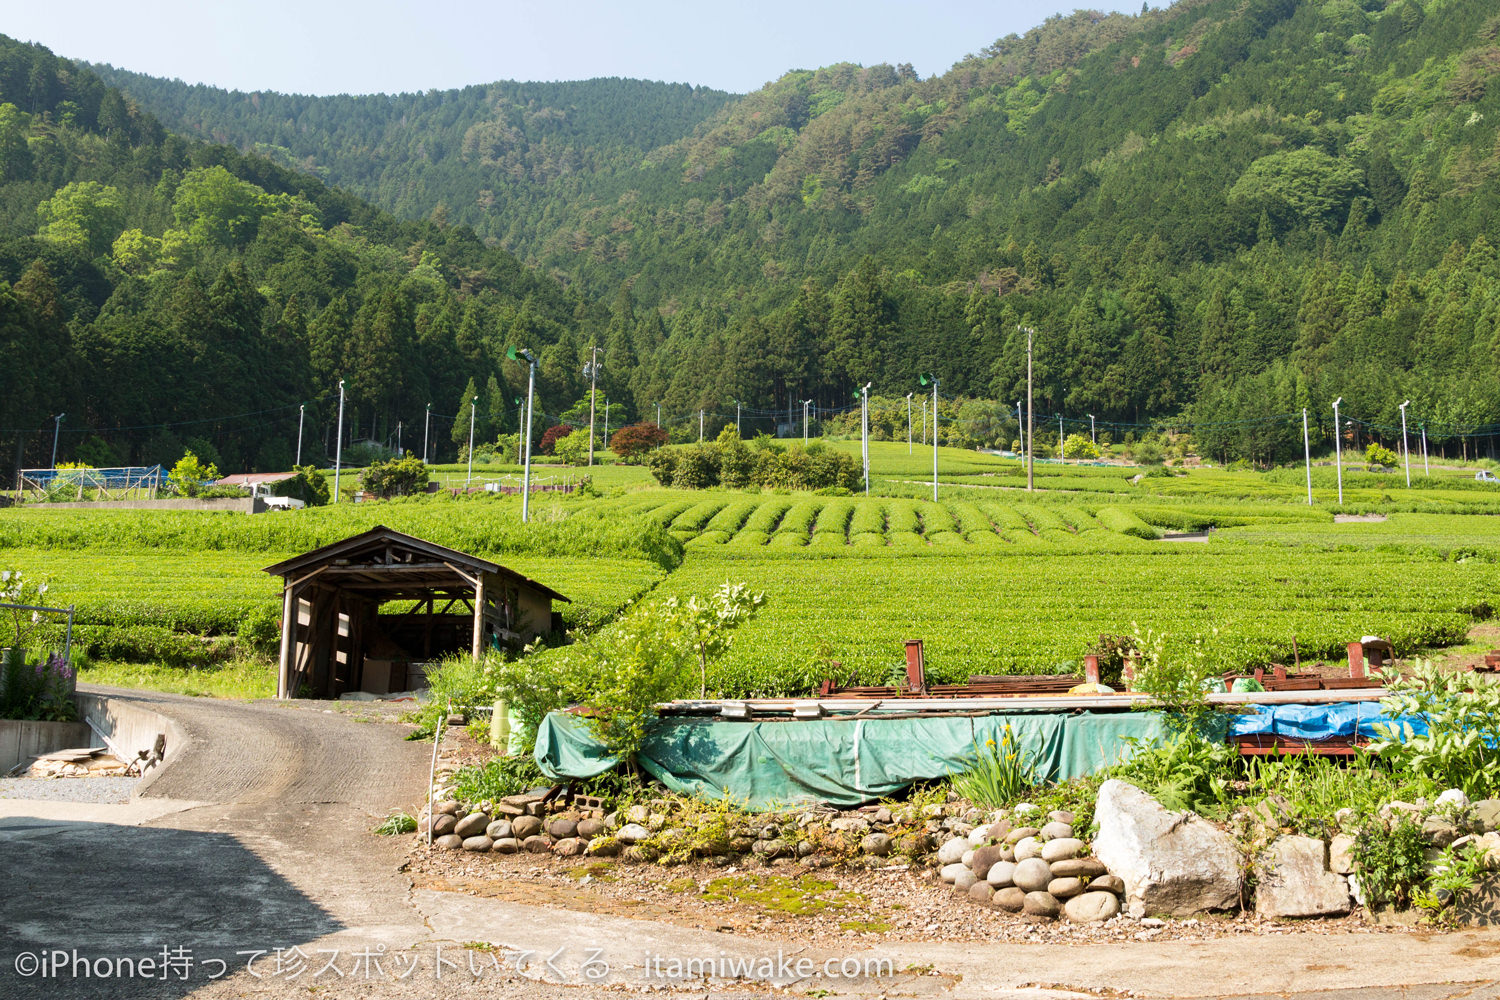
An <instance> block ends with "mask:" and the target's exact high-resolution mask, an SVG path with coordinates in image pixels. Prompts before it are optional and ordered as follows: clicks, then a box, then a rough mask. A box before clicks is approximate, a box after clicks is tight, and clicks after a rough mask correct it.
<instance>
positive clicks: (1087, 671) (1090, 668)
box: [1083, 653, 1102, 684]
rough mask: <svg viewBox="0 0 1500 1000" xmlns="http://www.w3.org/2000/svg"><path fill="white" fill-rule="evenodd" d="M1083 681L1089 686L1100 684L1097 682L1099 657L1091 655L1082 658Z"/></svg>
mask: <svg viewBox="0 0 1500 1000" xmlns="http://www.w3.org/2000/svg"><path fill="white" fill-rule="evenodd" d="M1083 679H1084V681H1085V682H1086V683H1089V684H1099V683H1102V682H1101V681H1100V680H1099V657H1098V656H1096V655H1094V654H1093V653H1090V654H1089V655H1088V656H1085V657H1084V658H1083Z"/></svg>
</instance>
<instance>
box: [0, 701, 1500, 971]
mask: <svg viewBox="0 0 1500 1000" xmlns="http://www.w3.org/2000/svg"><path fill="white" fill-rule="evenodd" d="M108 693H109V694H111V695H112V696H118V697H120V698H128V699H131V700H132V701H133V702H134V703H136V704H139V705H141V706H143V707H148V708H150V709H151V710H153V711H156V712H159V713H161V714H163V715H166V716H168V717H170V718H171V719H173V720H174V721H175V722H176V723H177V725H178V727H179V729H180V731H181V732H182V734H183V735H184V737H185V738H186V739H185V745H182V746H178V747H176V748H175V749H173V748H169V763H168V765H167V766H166V767H165V768H164V769H163V770H162V771H161V772H160V773H159V775H157V776H155V777H153V778H152V779H151V780H150V782H149V783H147V784H146V785H145V786H144V788H143V789H142V791H141V793H140V794H139V795H138V797H137V798H135V799H133V800H132V801H131V802H130V803H129V804H126V805H115V806H83V805H70V804H65V803H43V802H24V801H14V800H0V887H3V888H0V893H3V898H0V998H11V997H29V996H38V997H62V998H73V997H77V998H96V997H119V998H126V1000H130V998H137V997H139V998H177V997H187V996H192V997H202V998H220V997H282V996H294V995H295V996H317V997H350V998H354V997H361V998H363V997H403V998H410V997H429V996H447V995H449V994H450V993H451V994H453V995H464V996H505V997H523V998H526V997H546V996H555V995H566V996H570V997H592V996H596V995H602V994H614V993H620V992H624V993H634V992H638V991H640V990H642V989H649V990H651V991H652V992H667V993H672V994H678V993H683V994H689V995H695V996H705V995H711V996H714V997H737V996H745V997H765V996H767V995H769V994H773V993H782V992H783V991H784V992H785V994H786V995H793V996H806V995H811V996H892V997H894V996H913V997H928V996H942V997H994V998H1022V997H1025V998H1043V997H1045V998H1062V997H1082V996H1095V997H1097V996H1099V995H1121V994H1127V993H1128V994H1130V995H1135V996H1145V997H1206V996H1233V997H1257V998H1259V997H1272V996H1275V997H1294V998H1299V1000H1344V998H1348V1000H1354V998H1356V997H1357V998H1359V1000H1366V998H1378V997H1386V996H1389V997H1403V998H1408V1000H1450V998H1452V1000H1456V998H1460V997H1462V998H1466V1000H1500V935H1497V934H1495V933H1492V932H1489V931H1482V932H1481V931H1474V932H1461V933H1456V934H1434V935H1401V936H1390V935H1355V934H1345V933H1341V934H1333V935H1329V934H1323V933H1319V932H1318V931H1316V930H1311V931H1299V930H1297V929H1296V928H1292V929H1290V930H1289V931H1288V932H1287V933H1285V934H1281V935H1276V936H1274V937H1272V938H1254V939H1246V938H1243V937H1241V938H1233V939H1226V940H1223V941H1202V942H1189V941H1176V942H1162V943H1148V942H1132V943H1131V944H1128V945H1109V946H1089V947H1068V946H1065V945H1049V944H1038V945H999V944H997V945H993V946H974V945H942V944H938V945H934V944H931V943H926V944H921V943H910V944H908V943H903V942H900V941H885V942H882V943H881V944H880V945H879V946H877V947H876V948H868V947H861V948H852V949H850V950H849V951H848V952H847V953H838V952H827V951H819V950H815V949H810V948H807V947H804V946H803V945H802V944H801V943H799V942H797V941H796V940H792V939H790V938H777V937H764V938H749V937H745V936H743V935H728V934H721V933H717V932H713V931H704V930H693V929H688V928H682V927H677V926H674V925H664V924H660V923H654V922H651V921H646V920H639V919H630V918H628V917H621V916H614V915H605V914H594V913H586V912H578V911H576V910H561V909H553V908H548V907H542V906H530V905H525V904H523V903H515V902H507V901H503V900H497V899H481V898H475V897H471V896H467V895H462V894H458V893H448V892H434V891H426V890H424V891H413V889H412V883H411V881H410V880H409V879H408V878H407V877H406V876H405V875H404V874H403V873H402V871H401V870H400V866H401V862H402V857H403V854H404V850H405V848H406V846H407V840H406V838H391V839H389V840H387V839H384V838H378V837H374V836H371V835H370V829H371V827H372V826H374V825H375V824H376V823H377V822H378V821H379V820H380V819H381V818H383V817H384V816H386V815H388V814H389V813H390V812H391V811H392V810H393V809H396V808H405V809H408V810H410V809H413V808H415V806H416V805H417V804H419V803H420V802H421V800H422V798H423V796H424V794H425V788H426V780H427V766H428V754H429V753H430V750H431V746H430V744H424V743H412V742H407V741H406V740H404V738H403V737H404V735H405V732H406V729H405V727H402V726H397V725H392V724H389V723H386V722H381V721H358V719H359V718H362V717H364V715H363V714H361V712H360V711H359V710H354V711H350V710H348V706H345V707H344V708H345V710H343V711H332V710H329V709H328V707H327V706H324V705H320V704H318V703H310V702H295V703H272V702H266V703H255V704H242V703H234V702H222V701H211V700H204V699H191V698H180V697H175V696H170V695H155V694H147V693H142V692H108ZM466 945H468V947H466ZM648 953H649V954H651V955H655V956H657V957H658V961H659V962H660V961H661V960H663V959H664V960H666V961H670V960H671V959H672V958H674V957H675V958H677V959H680V960H686V959H690V958H696V959H698V960H699V961H700V964H699V966H698V967H697V971H698V972H700V973H701V972H703V971H707V972H708V973H710V978H709V979H707V980H705V979H704V978H703V976H702V975H697V976H691V977H689V978H686V979H683V978H680V977H674V976H671V975H669V974H667V973H670V972H671V971H672V970H671V969H670V968H667V969H663V968H662V967H661V965H660V964H658V966H657V967H656V969H655V972H654V973H653V972H651V971H650V970H648V969H647V968H646V967H645V959H644V956H645V955H647V954H648ZM846 959H847V960H850V961H849V962H847V963H846V962H845V960H846ZM865 959H872V960H874V961H876V962H877V963H883V966H882V967H881V968H879V969H878V971H879V973H880V974H878V975H864V974H862V972H861V970H860V968H859V967H858V966H859V963H860V962H861V961H863V960H865ZM830 960H831V961H832V965H831V966H830V965H829V963H830ZM746 962H748V963H750V965H748V966H747V965H744V964H743V963H746ZM703 963H707V964H703ZM733 963H741V964H739V965H737V966H736V965H734V964H733ZM38 966H40V967H38ZM726 968H728V969H729V971H730V972H731V974H732V973H733V971H734V970H735V969H736V968H738V969H740V970H745V969H749V970H750V974H749V975H748V976H747V977H745V978H740V979H734V978H731V979H720V980H714V979H712V978H711V977H712V975H713V974H714V973H716V972H717V971H719V970H724V969H726ZM808 969H811V970H812V974H811V975H804V974H803V973H804V971H805V970H808ZM828 970H831V971H832V974H831V975H830V974H828ZM840 970H843V971H844V972H847V971H849V970H853V971H854V973H855V974H854V975H853V976H852V977H848V978H846V977H844V976H843V975H841V974H840Z"/></svg>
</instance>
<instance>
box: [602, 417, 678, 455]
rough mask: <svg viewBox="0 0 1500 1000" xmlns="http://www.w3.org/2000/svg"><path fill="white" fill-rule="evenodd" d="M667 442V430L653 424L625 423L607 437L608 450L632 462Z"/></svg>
mask: <svg viewBox="0 0 1500 1000" xmlns="http://www.w3.org/2000/svg"><path fill="white" fill-rule="evenodd" d="M666 443H667V432H666V431H665V430H663V429H662V428H660V427H657V426H656V425H655V424H646V423H641V424H627V425H626V426H624V427H621V428H620V429H619V430H617V431H615V432H614V433H613V434H612V435H610V438H609V450H610V451H612V452H614V453H615V454H616V455H619V456H620V458H621V460H622V461H624V462H626V463H628V464H634V463H636V462H639V461H640V460H641V456H643V455H645V454H646V453H647V452H649V451H652V450H654V449H657V448H660V447H661V446H662V445H664V444H666Z"/></svg>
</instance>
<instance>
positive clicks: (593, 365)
mask: <svg viewBox="0 0 1500 1000" xmlns="http://www.w3.org/2000/svg"><path fill="white" fill-rule="evenodd" d="M589 350H590V351H592V352H593V353H592V355H591V356H590V358H589V364H588V372H589V467H590V468H592V467H593V465H594V400H595V398H596V394H597V392H598V390H597V389H596V388H595V386H596V385H597V384H598V380H599V346H598V345H597V344H595V345H594V346H593V347H591V348H589Z"/></svg>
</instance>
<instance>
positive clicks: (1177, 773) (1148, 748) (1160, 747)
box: [1109, 727, 1236, 813]
mask: <svg viewBox="0 0 1500 1000" xmlns="http://www.w3.org/2000/svg"><path fill="white" fill-rule="evenodd" d="M1125 742H1126V743H1127V744H1128V745H1129V747H1130V755H1129V756H1128V757H1127V758H1126V760H1125V761H1124V762H1123V763H1121V764H1117V765H1116V766H1115V767H1113V768H1111V769H1110V772H1109V773H1110V777H1113V778H1121V779H1123V780H1125V781H1128V782H1130V783H1131V784H1133V785H1136V786H1137V787H1139V788H1140V789H1141V790H1142V791H1145V792H1148V793H1150V794H1151V795H1153V796H1155V797H1156V799H1157V800H1158V801H1160V802H1161V804H1162V805H1164V806H1166V807H1167V808H1168V809H1174V810H1179V811H1180V810H1188V809H1190V810H1192V811H1193V812H1199V813H1202V812H1208V811H1209V810H1211V809H1213V808H1215V807H1216V806H1218V805H1221V804H1222V803H1224V802H1226V801H1227V799H1228V794H1229V767H1230V764H1231V763H1232V762H1233V761H1234V759H1235V756H1236V753H1235V750H1234V748H1232V747H1231V746H1230V745H1229V744H1228V743H1226V742H1224V741H1223V740H1222V739H1219V740H1216V739H1213V738H1211V737H1210V736H1208V735H1205V734H1204V732H1203V731H1202V730H1200V729H1198V728H1197V727H1188V728H1185V729H1182V730H1180V731H1179V732H1177V733H1175V734H1173V735H1171V736H1168V737H1167V738H1166V739H1165V740H1164V741H1163V742H1161V743H1150V742H1147V741H1143V740H1139V739H1135V738H1130V737H1127V738H1126V740H1125Z"/></svg>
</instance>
